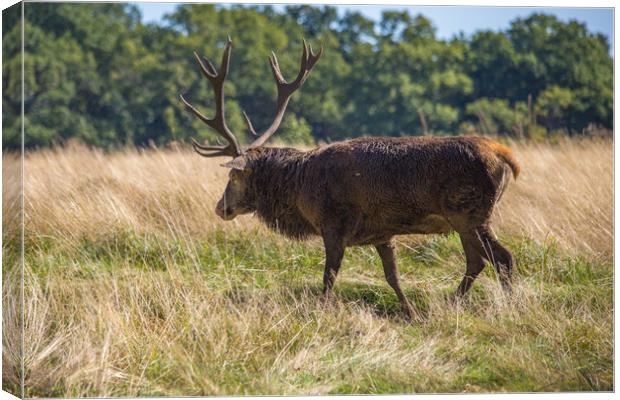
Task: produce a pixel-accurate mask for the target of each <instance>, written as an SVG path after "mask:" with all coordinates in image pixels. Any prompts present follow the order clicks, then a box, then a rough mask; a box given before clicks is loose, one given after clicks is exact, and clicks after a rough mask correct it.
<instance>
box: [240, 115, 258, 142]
mask: <svg viewBox="0 0 620 400" xmlns="http://www.w3.org/2000/svg"><path fill="white" fill-rule="evenodd" d="M243 118H244V119H245V123H246V124H247V126H248V129H249V130H250V133H251V134H252V135H254V136H258V134H257V133H256V131H255V130H254V125H252V121H250V117H248V114H247V113H246V112H245V111H243Z"/></svg>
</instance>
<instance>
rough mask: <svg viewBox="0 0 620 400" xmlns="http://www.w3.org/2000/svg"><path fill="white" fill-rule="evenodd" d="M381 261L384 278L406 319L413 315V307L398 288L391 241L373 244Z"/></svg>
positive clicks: (398, 280) (398, 283)
mask: <svg viewBox="0 0 620 400" xmlns="http://www.w3.org/2000/svg"><path fill="white" fill-rule="evenodd" d="M375 248H376V249H377V252H378V253H379V257H381V262H382V263H383V272H384V273H385V279H386V280H387V281H388V283H389V284H390V286H391V287H392V289H394V291H395V292H396V296H398V300H400V304H401V305H402V307H403V310H404V311H405V314H406V315H407V318H408V319H411V317H412V316H413V308H412V307H411V304H409V301H408V300H407V297H405V294H404V293H403V291H402V289H401V288H400V279H399V277H398V268H397V266H396V259H395V257H394V245H393V244H392V243H389V242H388V243H383V244H377V245H375Z"/></svg>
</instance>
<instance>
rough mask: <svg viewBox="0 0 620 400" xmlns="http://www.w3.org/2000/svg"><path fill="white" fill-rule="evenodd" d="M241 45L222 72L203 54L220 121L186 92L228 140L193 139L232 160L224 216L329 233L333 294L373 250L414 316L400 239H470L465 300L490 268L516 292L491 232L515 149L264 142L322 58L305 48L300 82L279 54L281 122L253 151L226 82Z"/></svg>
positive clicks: (463, 140) (202, 150)
mask: <svg viewBox="0 0 620 400" xmlns="http://www.w3.org/2000/svg"><path fill="white" fill-rule="evenodd" d="M231 46H232V43H231V41H230V39H229V41H228V43H227V45H226V48H225V49H224V55H223V57H222V62H221V67H220V70H219V72H218V71H217V70H216V69H215V67H213V65H212V64H211V63H210V62H209V61H208V60H207V59H206V58H204V59H203V60H201V59H200V58H199V57H198V55H197V54H196V53H194V55H195V57H196V59H197V61H198V64H199V66H200V69H201V71H202V73H203V74H204V75H205V76H206V77H207V79H208V80H209V81H210V82H211V84H212V86H213V90H214V93H215V100H216V103H215V117H214V118H211V119H210V118H207V117H205V116H204V115H203V114H202V113H201V112H200V111H198V110H197V109H196V108H195V107H193V106H192V105H191V104H190V103H189V102H187V101H186V100H185V99H184V98H183V96H181V100H182V102H183V104H184V105H185V107H186V108H187V109H188V110H189V111H190V112H191V113H193V114H194V115H195V116H197V117H198V118H199V119H200V120H202V121H203V122H205V123H206V124H207V125H208V126H210V127H211V128H213V129H215V130H216V131H217V132H218V133H219V134H220V135H221V136H223V137H224V139H226V141H227V142H228V144H227V145H224V146H209V145H202V144H199V143H197V142H196V141H195V140H192V144H193V147H194V150H195V151H196V152H198V154H200V155H201V156H204V157H217V156H230V157H232V158H233V159H232V161H229V162H227V163H226V164H224V166H225V167H227V168H230V173H229V181H228V184H227V186H226V189H225V192H224V194H223V196H222V198H221V199H220V200H219V202H218V203H217V206H216V209H215V210H216V213H217V215H218V216H220V217H221V218H223V219H224V220H231V219H233V218H235V217H236V216H237V215H240V214H246V213H251V212H255V213H256V215H258V217H259V218H260V219H261V220H262V221H263V222H264V223H266V225H267V226H269V227H270V228H272V229H274V230H276V231H278V232H280V233H282V234H284V235H286V236H288V237H290V238H294V239H304V238H307V237H309V236H312V235H319V236H321V237H322V239H323V243H324V246H325V256H326V259H325V273H324V276H323V284H324V287H323V291H324V294H325V295H329V294H330V293H331V291H332V287H333V286H334V281H335V279H336V275H337V274H338V270H339V268H340V263H341V261H342V258H343V255H344V251H345V248H346V247H350V246H360V245H373V246H375V248H376V249H377V252H378V253H379V256H380V258H381V260H382V263H383V270H384V273H385V277H386V279H387V281H388V283H389V284H390V286H391V287H392V288H393V289H394V291H395V292H396V295H397V296H398V298H399V300H400V302H401V304H402V307H403V309H404V312H405V314H406V315H407V316H408V317H411V316H412V314H413V309H412V307H411V305H410V303H409V301H408V300H407V298H406V297H405V295H404V294H403V291H402V290H401V287H400V283H399V276H398V270H397V266H396V258H395V255H394V245H393V244H392V238H393V237H394V236H395V235H404V234H411V233H418V234H427V233H448V232H451V231H456V232H458V234H459V235H460V238H461V242H462V245H463V249H464V251H465V257H466V262H467V266H466V270H465V276H464V277H463V280H462V281H461V283H460V285H459V286H458V288H457V291H456V296H457V297H461V296H463V295H464V294H465V293H466V292H467V291H468V290H469V288H470V287H471V285H472V283H473V281H474V280H475V279H476V277H477V276H478V274H479V273H480V272H481V271H482V269H483V268H484V266H485V260H487V261H489V262H490V263H492V264H493V266H494V267H495V269H496V271H497V273H498V276H499V279H500V283H501V285H502V287H503V289H505V290H506V291H508V292H509V291H510V288H511V276H512V267H513V259H512V255H511V254H510V252H509V251H508V250H507V249H506V248H505V247H504V246H502V245H501V244H500V243H499V241H498V240H497V239H496V238H495V236H494V235H493V233H492V232H491V229H490V225H489V223H490V222H489V221H490V217H491V214H492V212H493V208H494V206H495V204H496V203H497V201H498V200H499V199H500V197H501V196H502V194H503V192H504V190H505V189H506V186H507V183H508V181H509V179H510V175H512V176H513V177H514V178H516V177H517V175H518V173H519V164H518V163H517V161H516V159H515V157H514V156H513V155H512V153H511V151H510V149H508V148H507V147H505V146H503V145H501V144H499V143H496V142H494V141H492V140H490V139H486V138H480V137H441V138H440V137H399V138H389V137H383V138H358V139H353V140H347V141H343V142H338V143H332V144H329V145H325V146H322V147H319V148H316V149H313V150H310V151H300V150H296V149H292V148H273V147H266V146H264V145H263V144H264V143H265V142H266V141H267V139H269V137H270V136H272V135H273V134H274V132H276V130H277V129H278V126H279V125H280V122H281V121H282V117H283V115H284V112H285V110H286V106H287V104H288V102H289V100H290V98H291V95H292V94H293V93H294V92H295V90H297V89H298V88H299V87H300V86H301V85H302V84H303V83H304V81H305V80H306V78H307V77H308V75H309V74H310V71H311V70H312V68H313V67H314V65H315V64H316V62H317V61H318V60H319V58H320V57H321V54H322V51H323V49H322V48H321V50H320V51H319V52H318V53H317V54H314V53H313V52H312V47H311V46H310V48H308V46H307V44H306V42H305V41H304V42H303V54H302V57H301V68H300V70H299V73H298V74H297V77H296V79H295V80H294V81H292V82H290V83H289V82H287V81H286V80H285V79H284V78H283V76H282V73H281V72H280V67H279V66H278V61H277V59H276V57H275V54H273V53H272V55H271V56H270V57H269V61H270V65H271V69H272V72H273V76H274V78H275V81H276V85H277V103H276V104H277V106H276V113H275V117H274V119H273V122H272V123H271V125H270V126H269V127H268V128H267V129H266V130H265V131H264V132H261V133H256V132H255V130H254V128H253V126H252V123H251V121H250V119H249V118H248V116H247V114H245V112H244V113H243V115H244V117H245V120H246V123H247V125H248V128H249V130H250V131H251V132H252V133H253V134H255V135H256V136H257V138H256V139H255V140H254V142H253V143H252V144H250V146H249V147H247V148H245V149H243V148H242V147H241V146H240V145H239V142H238V141H237V139H236V137H235V135H234V134H233V133H232V132H231V131H230V129H229V128H228V127H227V126H226V121H225V116H224V80H225V79H226V75H227V74H228V64H229V59H230V52H231Z"/></svg>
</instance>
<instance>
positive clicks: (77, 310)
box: [3, 141, 613, 396]
mask: <svg viewBox="0 0 620 400" xmlns="http://www.w3.org/2000/svg"><path fill="white" fill-rule="evenodd" d="M511 147H513V149H514V150H515V153H516V154H517V156H518V158H519V160H520V161H521V162H522V164H523V173H522V175H521V176H520V177H519V180H518V181H517V182H516V184H513V185H511V187H510V188H509V191H508V192H507V193H506V194H505V196H504V198H503V200H502V203H501V205H500V209H499V213H498V215H497V221H496V222H497V223H496V225H495V231H496V232H497V233H498V234H499V235H500V237H502V238H503V239H504V240H505V241H506V242H507V243H508V246H509V247H510V248H511V250H512V251H513V252H514V254H515V256H516V259H517V263H518V277H517V283H516V289H515V294H514V296H513V298H511V299H510V300H507V299H505V298H504V297H503V295H502V294H501V292H499V289H498V284H497V282H496V281H495V277H494V275H493V273H492V271H489V269H488V268H487V270H486V271H485V274H484V276H482V277H481V278H480V279H479V281H477V283H476V285H475V287H474V290H473V292H472V296H471V298H470V300H469V301H468V302H466V303H465V304H461V305H457V306H453V305H450V304H449V303H448V302H447V301H446V299H445V295H446V294H447V293H449V292H450V291H451V290H453V289H454V287H455V286H456V284H457V283H458V280H459V277H460V276H461V274H462V273H463V270H464V266H463V258H462V257H463V256H462V253H461V250H460V246H459V243H458V239H457V237H455V236H449V237H427V238H414V237H405V238H401V240H400V241H399V243H400V246H399V247H400V253H401V255H400V258H399V259H400V260H401V271H402V275H403V282H404V285H405V286H406V287H407V288H408V290H407V292H408V296H409V297H410V298H412V299H413V300H414V302H415V303H416V305H417V308H418V309H419V310H420V313H421V315H422V318H421V320H420V321H418V322H416V323H414V324H411V325H409V324H405V323H403V322H402V321H401V320H400V319H399V313H398V304H397V301H396V299H395V296H394V295H393V294H392V292H391V290H390V289H389V287H388V286H387V284H385V282H384V279H383V278H382V276H381V275H382V274H381V271H380V268H379V264H378V259H377V257H376V255H375V254H374V252H372V251H371V249H369V248H358V249H355V250H353V251H351V252H349V253H348V254H349V256H348V257H347V259H346V260H345V266H344V268H343V272H342V274H341V276H340V277H339V280H338V282H337V284H336V287H337V290H336V292H337V300H335V301H334V302H332V303H330V304H323V302H322V301H321V299H320V296H318V293H319V292H320V281H321V278H320V277H321V275H322V262H323V260H322V257H323V256H322V252H321V246H320V243H319V242H318V241H317V240H313V241H310V242H307V243H302V244H299V243H294V242H290V241H288V240H286V239H283V238H281V237H280V236H278V235H276V234H273V233H271V232H269V231H267V230H266V229H265V228H263V227H262V226H260V225H259V224H258V223H257V221H256V220H255V219H254V218H252V217H251V216H246V217H240V218H237V219H236V220H234V221H233V222H227V223H226V222H221V221H219V219H218V218H217V217H216V216H215V215H214V213H213V207H214V204H215V202H216V201H217V199H218V198H219V196H220V193H221V191H222V190H223V187H224V185H225V175H226V171H225V170H224V169H223V168H220V167H218V161H219V160H205V159H202V158H200V157H197V156H195V155H193V154H192V153H191V152H189V151H188V150H184V149H174V150H148V151H145V152H138V151H135V150H126V151H122V152H116V153H111V154H106V153H102V152H100V151H91V150H87V149H84V148H81V147H71V148H67V149H54V150H44V151H38V152H35V153H33V154H29V155H28V156H27V158H26V164H25V169H26V188H25V190H26V191H25V193H26V230H27V233H26V271H25V272H26V304H25V310H26V314H25V319H26V321H25V322H26V329H25V343H26V347H25V349H24V352H25V363H26V366H27V372H26V377H25V378H26V393H27V394H29V395H31V396H120V395H122V396H136V395H163V394H166V395H208V394H210V395H224V394H228V395H231V394H309V393H403V392H460V391H553V390H611V389H612V388H613V383H612V382H613V373H612V360H613V356H612V353H613V334H612V325H613V320H612V310H613V304H612V278H613V272H612V263H611V257H612V231H613V229H612V228H613V226H612V215H613V202H612V198H613V188H612V175H613V164H612V144H611V142H609V141H583V142H577V141H564V142H561V143H559V144H556V145H549V144H540V145H536V144H513V145H512V146H511ZM11 157H12V156H11V155H5V156H4V159H3V161H4V162H5V167H4V171H5V174H7V171H11V169H10V168H11V165H14V164H15V161H16V159H15V158H11ZM7 166H8V167H9V168H7ZM3 179H4V182H5V183H4V188H5V189H4V196H5V199H8V198H11V196H15V195H16V193H18V191H16V189H15V185H10V184H9V185H7V182H11V181H10V177H9V176H8V175H7V176H5V177H3ZM14 216H15V204H14V203H11V202H9V201H6V200H5V202H4V203H3V218H4V221H5V226H4V243H5V245H4V249H3V250H4V257H5V260H7V259H8V260H15V259H16V258H15V249H14V246H15V243H16V242H17V241H16V238H15V233H16V230H15V229H11V226H16V225H15V222H16V221H15V217H14ZM11 224H13V225H11ZM257 238H258V240H257ZM17 272H18V271H17V269H16V268H8V269H7V268H5V270H4V275H3V278H4V286H3V300H4V304H5V310H6V307H8V306H7V305H9V306H10V302H11V301H13V302H14V299H15V296H14V294H15V285H16V284H17V283H18V280H17V279H15V278H16V275H17ZM13 304H15V303H13ZM13 311H14V310H13ZM10 315H11V314H10V313H7V312H6V311H5V313H4V319H5V320H4V321H3V323H4V332H5V337H3V343H4V346H3V348H4V350H3V366H4V369H3V376H4V382H5V388H9V389H12V390H16V387H17V382H18V373H17V368H15V366H16V361H15V360H16V358H15V354H14V353H13V354H12V353H11V352H10V350H13V351H14V350H15V344H14V343H15V338H16V337H18V336H19V334H18V333H16V332H15V325H14V324H12V323H11V321H8V320H6V319H7V318H10ZM7 328H9V329H7ZM11 335H12V336H11ZM7 348H8V350H7ZM11 385H12V386H11Z"/></svg>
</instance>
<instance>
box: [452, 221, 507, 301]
mask: <svg viewBox="0 0 620 400" xmlns="http://www.w3.org/2000/svg"><path fill="white" fill-rule="evenodd" d="M460 236H461V242H462V243H463V249H464V250H465V257H466V260H467V270H466V272H465V277H463V280H462V281H461V284H460V285H459V287H458V289H457V295H458V296H463V295H464V294H465V293H467V291H468V290H469V288H470V287H471V284H472V283H473V281H474V280H475V279H476V277H477V276H478V274H480V272H481V271H482V269H483V268H484V260H485V259H486V260H488V261H489V262H490V263H491V264H493V266H494V267H495V271H496V272H497V275H498V276H499V281H500V283H501V285H502V288H503V289H504V291H506V292H510V291H511V288H512V285H511V281H512V267H513V259H512V254H510V252H509V251H508V250H507V249H506V248H505V247H504V246H502V245H501V244H500V243H499V241H498V240H497V239H496V238H495V236H493V234H492V233H491V232H490V231H489V229H488V227H487V226H482V227H479V228H476V229H473V230H470V231H467V232H464V233H461V234H460Z"/></svg>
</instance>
